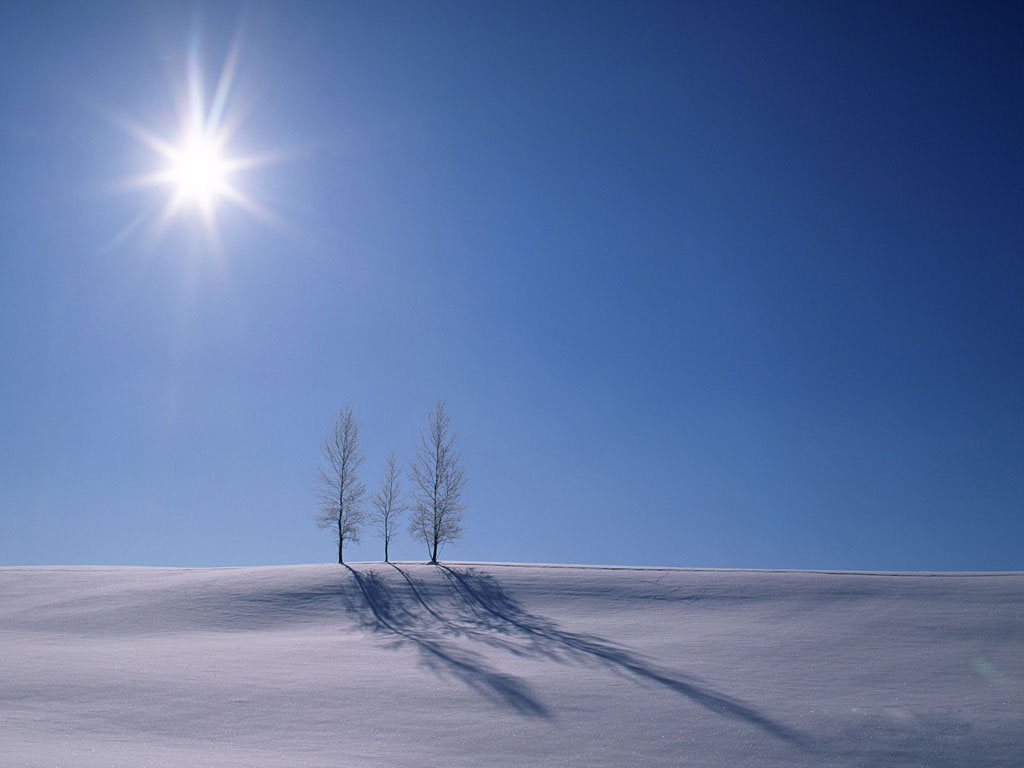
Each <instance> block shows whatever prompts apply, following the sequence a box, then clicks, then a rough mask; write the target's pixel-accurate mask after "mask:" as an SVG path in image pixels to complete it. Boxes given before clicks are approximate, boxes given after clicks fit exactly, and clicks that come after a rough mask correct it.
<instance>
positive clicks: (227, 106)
mask: <svg viewBox="0 0 1024 768" xmlns="http://www.w3.org/2000/svg"><path fill="white" fill-rule="evenodd" d="M237 42H238V41H237V40H236V44H235V45H233V46H232V47H231V50H230V52H229V53H228V55H227V58H226V59H225V61H224V65H223V67H222V69H221V72H220V76H219V77H218V78H217V79H216V84H215V86H214V88H213V92H212V94H209V95H208V94H207V92H206V89H205V87H204V86H205V85H206V80H207V78H206V77H205V76H204V73H203V69H202V67H201V65H200V62H199V55H198V50H197V48H195V47H193V48H191V49H190V52H189V56H188V60H187V73H186V77H185V80H184V82H183V84H182V85H183V87H182V88H180V90H178V95H179V98H178V99H177V102H178V125H179V133H178V134H177V137H176V138H168V137H167V134H161V133H158V132H156V131H154V130H151V129H149V128H147V127H145V126H143V125H141V124H139V123H138V122H136V121H135V120H131V119H129V118H126V117H124V116H117V115H115V116H114V119H115V121H116V122H118V123H120V125H121V126H122V128H124V129H125V130H126V131H127V132H128V133H129V134H131V135H132V136H134V137H135V138H136V139H137V140H139V141H140V142H142V143H143V144H145V145H147V146H148V147H149V148H150V149H151V150H153V152H154V155H155V159H156V160H157V161H158V162H159V166H157V167H156V168H154V169H153V170H151V171H150V172H149V173H144V174H142V175H140V176H135V177H132V178H128V179H125V180H124V181H123V182H122V183H121V185H120V186H121V187H123V188H126V189H134V188H139V187H150V188H161V189H164V190H166V191H167V197H166V198H165V201H164V203H163V205H162V209H160V210H157V209H156V208H151V209H150V213H147V214H145V215H143V214H140V216H139V217H138V218H137V219H136V221H135V222H132V223H131V224H129V225H128V226H127V227H126V228H125V229H124V230H123V231H122V233H120V234H119V235H118V236H117V237H115V238H114V241H113V242H115V243H120V242H124V240H125V239H126V238H127V237H129V236H130V235H131V234H132V232H134V231H135V230H136V229H138V227H140V226H142V225H143V224H144V223H145V222H147V221H148V222H150V224H151V226H152V227H153V230H154V233H155V234H160V233H161V232H163V231H164V230H165V229H166V228H167V227H168V226H169V225H170V224H171V223H172V222H173V221H174V220H177V219H180V220H181V223H182V224H184V225H186V226H191V224H190V221H189V220H190V219H191V220H194V219H195V218H196V217H195V216H194V215H189V214H198V218H199V219H200V220H201V222H202V224H203V225H204V226H205V228H206V230H207V232H209V233H210V235H211V236H212V237H213V238H214V239H216V238H217V231H218V226H217V218H218V215H219V212H220V209H221V208H223V207H225V206H226V205H227V204H230V205H231V206H233V207H235V208H239V209H241V210H243V211H244V212H246V213H247V214H249V215H250V216H253V217H254V218H256V219H258V220H260V221H261V222H263V223H264V224H269V225H271V226H272V227H275V228H280V229H284V226H283V223H282V222H281V221H280V219H279V218H278V217H277V216H276V215H275V214H274V213H273V212H272V211H270V210H268V209H267V208H266V207H264V206H263V205H261V204H260V203H259V202H257V201H256V200H255V199H254V198H253V197H252V196H251V195H249V194H247V193H246V192H245V191H244V186H245V181H246V179H245V174H246V172H247V171H250V170H252V169H255V168H259V167H260V166H265V165H268V164H271V163H275V162H277V161H278V159H279V155H278V154H277V153H268V152H262V153H259V154H236V153H233V152H232V150H231V145H232V143H234V142H235V141H236V140H237V136H236V132H237V131H238V129H239V125H240V122H241V116H240V115H238V114H235V113H234V111H233V110H232V101H233V99H232V90H233V89H232V86H233V85H234V82H235V72H236V64H237V60H238V45H237Z"/></svg>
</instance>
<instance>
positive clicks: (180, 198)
mask: <svg viewBox="0 0 1024 768" xmlns="http://www.w3.org/2000/svg"><path fill="white" fill-rule="evenodd" d="M168 159H169V160H170V167H169V168H168V181H169V182H170V183H171V184H172V186H173V187H174V191H175V197H176V202H177V204H178V205H185V204H192V205H197V206H198V207H199V208H200V209H202V210H204V211H209V210H210V209H211V208H212V206H213V204H214V202H216V200H217V199H218V198H219V197H221V196H223V195H225V194H227V193H228V192H229V190H230V186H229V178H228V177H229V174H230V162H229V160H228V158H227V157H225V155H224V148H223V146H222V142H220V141H218V140H217V137H216V136H210V135H207V134H204V133H203V132H201V131H193V132H190V133H189V134H188V135H186V136H185V137H184V139H183V140H182V142H181V145H180V146H179V147H178V148H177V149H175V150H173V151H172V152H171V153H170V157H169V158H168Z"/></svg>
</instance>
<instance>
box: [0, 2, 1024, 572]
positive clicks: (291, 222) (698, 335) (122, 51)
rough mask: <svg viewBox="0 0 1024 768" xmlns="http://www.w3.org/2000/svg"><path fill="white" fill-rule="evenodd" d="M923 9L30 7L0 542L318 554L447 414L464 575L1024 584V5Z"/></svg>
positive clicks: (12, 192)
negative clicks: (331, 490)
mask: <svg viewBox="0 0 1024 768" xmlns="http://www.w3.org/2000/svg"><path fill="white" fill-rule="evenodd" d="M913 5H914V4H911V3H895V4H893V3H862V2H850V3H815V2H805V3H786V2H780V3H764V2H750V3H729V2H724V3H711V2H693V3H682V2H671V3H597V2H587V3H529V2H508V3H488V2H482V3H477V2H472V3H470V2H465V3H446V2H422V3H331V2H324V3H269V4H261V3H248V4H241V5H233V4H231V3H226V2H225V3H213V4H210V5H209V6H205V5H196V6H188V5H185V4H177V3H173V4H167V5H164V4H160V3H150V4H144V3H129V2H123V3H121V2H119V3H100V2H95V3H63V2H52V3H7V4H4V6H3V10H2V11H0V95H2V102H0V108H2V113H0V141H2V149H3V151H2V154H0V157H2V166H0V170H2V173H0V353H2V355H0V364H2V366H3V368H2V374H3V375H2V377H0V409H2V410H0V414H2V427H0V563H2V564H36V563H40V564H41V563H66V564H78V563H100V564H103V563H115V564H152V565H161V564H168V565H234V564H263V563H267V564H270V563H294V562H324V561H330V560H331V559H332V557H333V556H334V549H333V544H332V542H331V539H330V538H329V536H328V535H327V534H326V533H325V532H323V531H320V530H318V529H317V528H316V527H315V526H314V524H313V523H312V522H311V521H310V519H309V516H310V515H311V514H312V513H313V512H314V508H315V501H314V499H313V496H312V494H311V487H312V483H313V478H314V475H315V472H316V467H317V465H318V462H319V446H320V443H321V440H322V439H323V437H324V435H325V434H326V432H327V431H328V430H329V429H330V427H331V424H332V422H333V420H334V418H335V416H336V414H337V412H338V410H339V409H340V408H341V407H343V406H351V407H352V409H353V410H354V412H355V415H356V417H357V418H358V420H359V422H360V424H361V426H362V436H363V449H364V452H365V453H366V455H367V461H366V464H365V465H364V480H365V482H366V483H367V485H369V486H372V485H374V484H376V482H377V480H378V477H379V474H380V472H381V470H382V468H383V464H384V461H385V459H386V457H387V455H388V453H389V452H391V451H392V450H394V451H396V452H397V453H398V455H399V456H400V457H401V458H402V459H403V460H406V459H408V458H409V457H410V456H411V455H412V451H413V447H414V445H415V441H416V437H417V434H418V431H419V429H420V428H421V426H423V425H424V423H425V421H426V416H427V413H428V411H429V409H430V408H431V406H432V405H433V403H434V402H435V401H436V400H438V399H439V398H443V399H445V400H446V401H447V404H448V409H449V412H450V414H451V416H452V419H453V423H454V426H455V428H456V431H457V432H458V437H459V441H460V444H461V447H462V450H463V458H464V462H465V466H466V469H467V473H468V477H469V481H470V485H469V487H468V489H467V493H466V497H465V501H466V503H467V505H468V508H467V511H466V536H465V538H464V539H463V540H462V541H461V542H460V543H459V544H458V545H456V546H454V547H449V548H448V549H447V550H446V551H445V552H444V556H445V557H447V558H449V559H462V560H498V561H503V560H511V561H537V562H586V563H624V564H636V565H680V566H691V565H692V566H718V567H771V568H776V567H777V568H855V569H860V568H863V569H906V570H919V569H943V570H947V569H948V570H957V569H982V570H1003V569H1024V546H1022V542H1024V300H1022V298H1024V261H1022V244H1024V149H1022V148H1024V141H1022V136H1024V58H1022V55H1021V40H1024V10H1022V6H1021V5H1019V4H1012V3H1006V4H1003V3H988V4H985V3H980V4H979V3H966V2H965V3H959V4H956V3H941V2H938V3H923V4H921V5H920V7H919V8H914V7H913ZM233 44H236V45H237V66H236V68H235V70H234V76H233V78H232V79H231V80H230V85H231V87H230V89H229V91H228V93H227V98H226V100H225V101H224V112H223V114H224V124H225V125H227V124H230V125H232V126H233V128H234V130H233V132H232V133H231V136H230V140H229V143H228V148H229V149H230V151H231V152H232V153H233V154H234V156H247V157H248V156H251V155H254V154H258V155H267V157H268V159H269V160H270V162H267V163H265V164H262V165H259V166H255V167H250V168H245V169H241V170H238V171H236V172H235V173H234V174H233V175H232V176H231V177H230V181H231V184H232V185H233V186H234V187H235V188H236V189H237V190H238V191H239V193H240V194H241V195H242V196H243V198H244V200H245V201H249V202H251V203H254V204H256V205H258V206H259V209H258V211H254V210H252V206H248V207H245V206H241V207H240V206H238V205H235V204H233V203H232V202H231V201H230V200H229V199H226V198H222V199H220V200H218V201H216V202H215V204H214V207H213V212H212V217H213V225H214V227H215V231H216V236H214V235H213V234H212V233H211V229H210V227H209V225H208V224H207V223H206V222H205V221H204V219H203V217H202V216H201V214H200V211H199V210H198V209H196V208H195V207H194V206H192V207H189V206H187V205H186V206H182V207H181V208H180V209H179V210H177V212H176V213H175V215H173V216H170V217H169V218H168V219H167V220H166V221H162V220H161V216H162V212H163V211H164V209H165V208H166V205H167V200H168V198H169V196H170V195H171V194H172V190H171V189H170V188H169V187H161V186H149V187H137V188H130V187H129V186H128V185H126V184H125V181H126V180H129V179H131V178H133V177H137V176H139V175H141V174H147V173H151V172H153V171H154V170H159V169H160V168H161V167H162V164H164V165H165V164H166V161H165V160H164V159H163V158H162V157H161V156H160V155H159V154H158V153H157V152H155V151H154V150H153V148H152V147H151V146H149V145H148V144H147V143H146V142H144V141H140V139H139V131H138V127H142V128H144V129H145V130H147V131H149V132H151V133H152V134H154V135H156V136H159V137H161V138H163V139H164V140H166V141H168V142H170V143H172V144H173V143H175V142H177V141H178V139H179V135H180V133H181V131H180V126H179V122H180V117H179V115H180V105H181V94H182V92H183V89H184V88H185V83H186V73H187V67H188V62H189V60H190V58H189V57H190V53H189V52H190V51H192V55H194V56H195V57H196V58H195V59H194V60H195V61H196V62H197V63H198V64H199V70H200V71H201V73H202V79H203V82H204V85H205V91H204V96H205V103H206V104H207V105H209V103H210V102H211V101H212V100H213V93H214V91H215V86H216V83H217V78H218V75H219V73H220V72H221V68H222V65H223V64H224V62H225V60H226V58H228V56H229V54H230V52H231V50H232V45H233ZM130 125H135V126H136V128H135V129H132V128H130V127H129V126H130ZM259 211H264V212H267V213H269V214H272V215H269V216H268V215H266V213H260V212H259ZM381 549H382V547H381V545H380V543H379V541H378V540H377V539H376V538H374V537H373V535H372V534H369V533H367V535H366V536H365V537H364V542H363V544H361V545H359V546H357V547H353V548H351V550H350V557H351V558H352V559H357V560H358V559H379V558H380V556H381ZM394 554H395V555H396V556H397V557H399V558H408V559H412V558H422V557H423V556H424V549H423V547H422V545H419V544H416V543H413V542H411V541H410V540H409V539H408V538H407V537H406V536H403V538H402V540H401V541H400V542H399V543H398V544H397V545H396V546H395V548H394Z"/></svg>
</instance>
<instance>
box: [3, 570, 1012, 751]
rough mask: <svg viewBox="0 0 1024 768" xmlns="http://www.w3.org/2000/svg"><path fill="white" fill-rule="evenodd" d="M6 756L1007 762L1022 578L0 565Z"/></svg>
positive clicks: (780, 573)
mask: <svg viewBox="0 0 1024 768" xmlns="http://www.w3.org/2000/svg"><path fill="white" fill-rule="evenodd" d="M0 649H2V654H0V683H2V685H0V750H2V751H0V763H3V764H4V765H11V766H19V767H21V766H24V767H25V768H36V767H40V768H41V767H42V766H46V767H47V768H53V767H54V766H76V768H77V767H88V766H132V767H133V768H136V767H139V766H154V767H155V768H156V767H160V768H162V767H164V766H168V767H170V766H174V767H177V766H256V765H258V766H288V767H289V768H295V767H297V766H381V765H384V766H387V765H403V766H404V765H416V766H480V765H515V766H558V765H580V766H583V765H587V766H592V765H608V766H622V765H655V766H679V765H694V766H729V767H730V768H734V767H735V766H769V765H779V766H782V765H785V766H879V765H885V766H929V768H942V767H944V766H951V767H952V766H964V765H971V766H1020V765H1022V763H1024V757H1022V756H1024V574H1019V573H1014V574H883V573H823V572H780V571H773V572H769V571H764V572H757V571H718V570H687V569H663V568H604V567H575V566H537V565H499V564H470V563H458V564H447V565H440V566H430V565H423V564H409V563H399V564H395V565H384V564H355V565H353V566H351V567H349V566H338V565H310V566H287V567H263V568H225V569H174V568H106V567H103V568H100V567H94V568H85V567H75V568H71V567H33V568H19V567H10V568H0Z"/></svg>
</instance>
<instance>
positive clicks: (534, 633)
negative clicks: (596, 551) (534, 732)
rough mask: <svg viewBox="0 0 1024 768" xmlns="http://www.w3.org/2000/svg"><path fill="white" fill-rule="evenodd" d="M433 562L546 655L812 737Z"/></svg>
mask: <svg viewBox="0 0 1024 768" xmlns="http://www.w3.org/2000/svg"><path fill="white" fill-rule="evenodd" d="M437 567H438V568H440V569H441V570H442V571H443V572H444V573H445V576H446V577H447V578H448V580H449V582H450V583H451V584H452V586H453V587H455V588H456V589H457V590H459V592H460V593H461V594H462V596H463V599H464V600H465V601H466V603H467V604H468V605H470V606H472V608H473V609H474V610H475V611H476V612H477V613H478V614H483V615H484V616H485V617H486V618H485V620H484V621H485V623H486V624H487V626H488V627H489V628H491V629H495V630H498V631H504V632H506V633H512V634H520V635H522V636H523V637H525V638H527V639H528V640H529V641H530V644H531V646H532V647H533V648H534V649H544V652H545V655H547V656H565V657H570V658H574V659H576V660H581V661H594V662H598V663H600V664H602V665H604V666H607V667H609V668H611V669H613V670H616V671H619V672H623V673H626V674H627V675H631V676H633V677H637V678H640V679H642V680H648V681H651V682H654V683H657V684H659V685H663V686H665V687H666V688H668V689H670V690H672V691H675V692H676V693H678V694H680V695H682V696H685V697H686V698H688V699H690V700H691V701H693V702H694V703H696V704H699V705H701V706H702V707H705V708H707V709H710V710H712V711H714V712H718V713H720V714H723V715H726V716H728V717H732V718H736V719H738V720H743V721H745V722H748V723H750V724H751V725H755V726H757V727H759V728H761V729H762V730H764V731H767V732H768V733H770V734H771V735H772V736H775V737H776V738H779V739H782V740H783V741H787V742H789V743H791V744H793V745H796V746H801V747H804V748H809V746H810V742H809V741H808V740H807V739H806V738H805V737H804V736H802V735H801V734H799V733H798V732H796V731H794V730H793V729H791V728H788V727H786V726H784V725H782V724H781V723H777V722H775V721H774V720H772V719H771V718H769V717H767V716H766V715H763V714H761V713H760V712H758V711H757V710H756V709H754V708H753V707H752V706H750V705H749V704H746V703H744V702H743V701H741V700H739V699H737V698H734V697H732V696H728V695H727V694H724V693H721V692H719V691H716V690H714V689H713V688H711V687H709V686H707V685H706V684H703V683H701V682H699V681H697V680H696V679H695V678H692V677H688V676H686V675H682V674H680V673H678V672H673V671H669V670H663V669H659V668H658V667H656V666H654V665H652V664H649V663H647V662H645V661H644V660H643V659H642V658H641V657H640V656H638V655H636V654H634V653H631V652H630V651H628V650H626V649H624V648H621V647H618V646H615V645H613V644H611V643H609V642H607V641H605V640H602V639H601V638H598V637H593V636H588V635H583V634H577V633H574V632H567V631H565V630H562V629H559V628H558V627H557V625H556V624H555V623H554V622H552V621H551V620H549V619H546V618H544V617H542V616H536V615H533V614H530V613H528V612H526V611H525V610H523V609H522V607H521V606H520V605H519V604H518V603H517V602H516V601H515V599H514V598H513V597H512V596H511V595H510V594H509V593H508V592H507V591H506V590H505V589H503V588H502V587H501V585H500V584H499V583H498V581H497V579H495V578H494V577H492V576H488V575H486V574H481V573H479V572H476V571H473V570H472V569H466V570H465V571H462V572H459V571H457V570H455V569H454V568H450V567H448V566H446V565H441V564H438V566H437Z"/></svg>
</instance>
